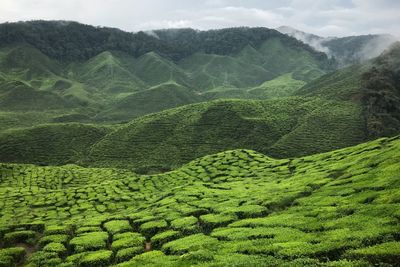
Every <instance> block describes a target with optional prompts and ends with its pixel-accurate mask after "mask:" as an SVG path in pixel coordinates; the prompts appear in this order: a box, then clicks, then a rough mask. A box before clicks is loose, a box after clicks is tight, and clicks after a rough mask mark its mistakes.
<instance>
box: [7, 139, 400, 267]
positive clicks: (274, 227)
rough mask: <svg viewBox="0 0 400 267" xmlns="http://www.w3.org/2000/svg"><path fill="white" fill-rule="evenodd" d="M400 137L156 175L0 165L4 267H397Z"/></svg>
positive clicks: (245, 157) (231, 156) (217, 160)
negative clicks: (291, 156) (305, 154)
mask: <svg viewBox="0 0 400 267" xmlns="http://www.w3.org/2000/svg"><path fill="white" fill-rule="evenodd" d="M399 162H400V137H395V138H383V139H378V140H376V141H373V142H369V143H366V144H362V145H359V146H356V147H351V148H346V149H342V150H337V151H333V152H329V153H325V154H318V155H314V156H308V157H303V158H294V159H282V160H275V159H272V158H269V157H267V156H264V155H262V154H259V153H256V152H254V151H251V150H231V151H226V152H222V153H218V154H215V155H210V156H205V157H202V158H199V159H197V160H194V161H192V162H190V163H189V164H187V165H184V166H183V167H181V168H179V169H177V170H175V171H171V172H167V173H163V174H157V175H137V174H135V173H132V172H130V171H128V170H120V169H106V168H98V169H95V168H82V167H78V166H75V165H66V166H58V167H43V166H35V165H25V164H1V165H0V240H1V244H0V247H1V248H0V266H20V265H27V266H110V265H115V266H121V267H122V266H193V265H194V266H399V262H400V224H399V220H400V205H399V202H400V195H399V192H400V176H399V173H400V164H399Z"/></svg>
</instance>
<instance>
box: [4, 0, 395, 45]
mask: <svg viewBox="0 0 400 267" xmlns="http://www.w3.org/2000/svg"><path fill="white" fill-rule="evenodd" d="M32 19H45V20H74V21H79V22H82V23H87V24H92V25H96V26H97V25H100V26H110V27H117V28H120V29H123V30H126V31H139V30H149V29H160V28H182V27H191V28H196V29H201V30H205V29H210V28H225V27H234V26H264V27H269V28H275V27H278V26H281V25H288V26H292V27H295V28H297V29H300V30H303V31H306V32H311V33H314V34H318V35H321V36H346V35H354V34H367V33H391V34H393V35H395V36H397V37H399V36H400V0H332V1H328V0H278V1H268V0H230V1H228V0H204V1H200V0H130V1H129V0H0V22H6V21H10V22H11V21H20V20H32Z"/></svg>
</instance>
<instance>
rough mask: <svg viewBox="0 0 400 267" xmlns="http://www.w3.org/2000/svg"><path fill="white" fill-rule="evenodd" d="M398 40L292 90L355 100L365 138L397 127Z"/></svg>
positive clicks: (399, 92) (399, 91)
mask: <svg viewBox="0 0 400 267" xmlns="http://www.w3.org/2000/svg"><path fill="white" fill-rule="evenodd" d="M399 66H400V43H399V42H397V43H394V44H393V45H392V46H391V47H390V48H389V49H387V50H386V51H385V52H384V53H382V54H381V55H380V56H379V57H377V58H375V59H372V60H370V61H368V62H366V63H364V64H361V65H353V66H350V67H347V68H344V69H341V70H337V71H334V72H331V73H328V74H326V75H324V76H322V77H320V78H319V79H316V80H314V81H312V82H310V83H308V84H307V85H305V86H304V87H303V88H301V89H299V90H298V91H297V92H296V93H295V94H297V95H302V96H312V97H315V96H318V97H322V98H327V99H337V100H347V101H348V100H350V101H352V102H354V103H358V104H359V105H360V106H361V107H362V110H363V116H364V117H365V121H366V122H365V124H366V125H365V128H366V129H365V130H366V133H367V136H368V138H372V139H373V138H377V137H379V136H391V135H396V134H397V133H398V132H399V131H400V108H399V107H400V100H399V99H400V80H399V77H400V68H399Z"/></svg>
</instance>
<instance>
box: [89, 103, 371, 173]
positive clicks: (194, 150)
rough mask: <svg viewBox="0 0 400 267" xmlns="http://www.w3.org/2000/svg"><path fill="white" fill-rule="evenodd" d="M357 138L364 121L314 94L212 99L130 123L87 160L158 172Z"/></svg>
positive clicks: (293, 152) (323, 147)
mask: <svg viewBox="0 0 400 267" xmlns="http://www.w3.org/2000/svg"><path fill="white" fill-rule="evenodd" d="M327 107H329V110H327ZM362 140H364V133H363V120H362V118H361V117H360V110H359V109H358V107H357V105H353V104H351V103H346V102H335V101H326V100H319V99H317V98H287V99H285V98H282V99H275V100H270V101H252V100H225V101H212V102H205V103H199V104H194V105H188V106H184V107H180V108H175V109H170V110H167V111H164V112H161V113H155V114H151V115H148V116H144V117H141V118H138V119H135V120H133V121H131V122H130V123H129V124H128V125H126V126H123V127H121V128H120V129H117V130H116V131H114V132H112V133H110V134H109V135H107V136H106V137H105V138H103V139H102V140H101V141H100V142H98V143H96V144H95V145H94V146H93V148H92V149H91V153H90V161H89V162H88V164H92V165H95V166H120V167H122V166H130V167H133V168H135V169H137V171H140V172H143V171H146V172H147V171H152V170H154V171H160V170H163V169H167V170H168V169H170V168H171V167H172V168H175V167H178V166H180V165H182V164H183V163H186V162H188V161H190V160H192V159H194V158H196V157H200V156H204V155H207V154H210V153H216V152H220V151H224V150H227V149H235V148H247V149H254V150H257V151H259V152H262V153H266V154H268V155H273V156H278V157H287V156H297V155H306V154H310V153H316V152H322V151H329V150H332V149H335V148H339V147H344V146H349V145H353V144H356V143H359V142H362Z"/></svg>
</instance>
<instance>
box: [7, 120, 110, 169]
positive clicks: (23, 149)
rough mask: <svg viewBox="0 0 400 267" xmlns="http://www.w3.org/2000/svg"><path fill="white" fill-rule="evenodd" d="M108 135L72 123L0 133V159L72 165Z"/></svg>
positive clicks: (98, 128) (101, 128) (97, 128)
mask: <svg viewBox="0 0 400 267" xmlns="http://www.w3.org/2000/svg"><path fill="white" fill-rule="evenodd" d="M108 132H109V130H108V129H107V128H104V127H101V126H100V127H98V126H94V125H84V124H76V123H74V124H47V125H41V126H37V127H32V128H27V129H18V130H13V131H10V132H7V133H3V134H1V133H0V155H1V156H0V160H1V161H3V162H25V163H36V164H52V165H59V164H68V163H76V162H79V161H80V160H82V159H84V158H85V155H86V154H87V152H88V149H89V148H90V146H91V145H93V144H94V143H95V142H96V141H98V140H100V139H101V138H102V137H104V136H105V135H106V134H107V133H108Z"/></svg>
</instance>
